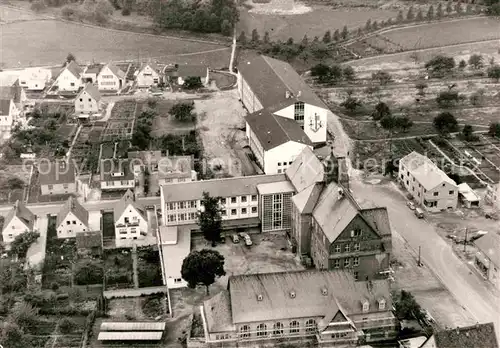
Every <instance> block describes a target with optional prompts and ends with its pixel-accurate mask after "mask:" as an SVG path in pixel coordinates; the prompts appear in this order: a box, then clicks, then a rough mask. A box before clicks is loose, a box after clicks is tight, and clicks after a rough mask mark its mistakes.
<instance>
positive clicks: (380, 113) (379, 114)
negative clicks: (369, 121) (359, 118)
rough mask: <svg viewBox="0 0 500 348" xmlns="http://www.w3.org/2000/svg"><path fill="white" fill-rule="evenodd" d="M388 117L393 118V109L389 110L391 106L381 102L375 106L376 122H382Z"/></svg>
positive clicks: (373, 116) (374, 116)
mask: <svg viewBox="0 0 500 348" xmlns="http://www.w3.org/2000/svg"><path fill="white" fill-rule="evenodd" d="M387 116H391V109H389V106H388V105H387V104H386V103H384V102H380V103H378V104H377V105H375V110H373V113H372V118H373V119H374V120H375V121H380V120H381V119H383V118H384V117H387Z"/></svg>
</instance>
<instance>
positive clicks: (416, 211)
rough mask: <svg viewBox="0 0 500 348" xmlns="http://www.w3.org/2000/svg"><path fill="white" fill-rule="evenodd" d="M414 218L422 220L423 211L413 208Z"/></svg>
mask: <svg viewBox="0 0 500 348" xmlns="http://www.w3.org/2000/svg"><path fill="white" fill-rule="evenodd" d="M415 216H416V217H418V218H419V219H423V218H424V211H423V210H422V209H420V208H415Z"/></svg>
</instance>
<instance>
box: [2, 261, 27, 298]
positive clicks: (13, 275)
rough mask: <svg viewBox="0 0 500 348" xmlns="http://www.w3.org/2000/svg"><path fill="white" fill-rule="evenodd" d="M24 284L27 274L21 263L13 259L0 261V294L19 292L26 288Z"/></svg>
mask: <svg viewBox="0 0 500 348" xmlns="http://www.w3.org/2000/svg"><path fill="white" fill-rule="evenodd" d="M26 284H27V276H26V272H25V270H24V269H23V267H22V266H21V263H19V262H13V261H12V262H8V261H5V262H1V263H0V295H2V296H5V294H8V293H16V292H19V291H21V290H23V289H25V288H26ZM2 296H0V298H1V297H2Z"/></svg>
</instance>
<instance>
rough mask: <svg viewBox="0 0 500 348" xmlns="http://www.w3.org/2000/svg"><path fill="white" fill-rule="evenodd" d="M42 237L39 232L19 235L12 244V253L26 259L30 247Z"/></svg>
mask: <svg viewBox="0 0 500 348" xmlns="http://www.w3.org/2000/svg"><path fill="white" fill-rule="evenodd" d="M38 237H40V233H38V232H25V233H22V234H20V235H18V236H17V237H16V238H15V239H14V241H13V242H12V244H11V248H10V253H11V254H12V255H17V256H18V257H19V258H21V259H24V258H25V257H26V253H27V252H28V249H29V247H30V246H31V245H32V244H33V243H35V242H36V241H37V239H38Z"/></svg>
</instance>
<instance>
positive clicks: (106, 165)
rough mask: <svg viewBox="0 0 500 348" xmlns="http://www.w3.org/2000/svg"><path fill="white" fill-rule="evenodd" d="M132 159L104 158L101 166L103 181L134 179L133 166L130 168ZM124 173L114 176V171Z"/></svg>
mask: <svg viewBox="0 0 500 348" xmlns="http://www.w3.org/2000/svg"><path fill="white" fill-rule="evenodd" d="M130 166H131V164H130V160H128V159H127V160H124V159H103V160H101V166H100V168H99V170H100V174H101V181H121V180H133V179H134V172H133V170H132V169H133V168H130ZM118 172H120V173H123V175H120V176H113V173H118Z"/></svg>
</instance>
